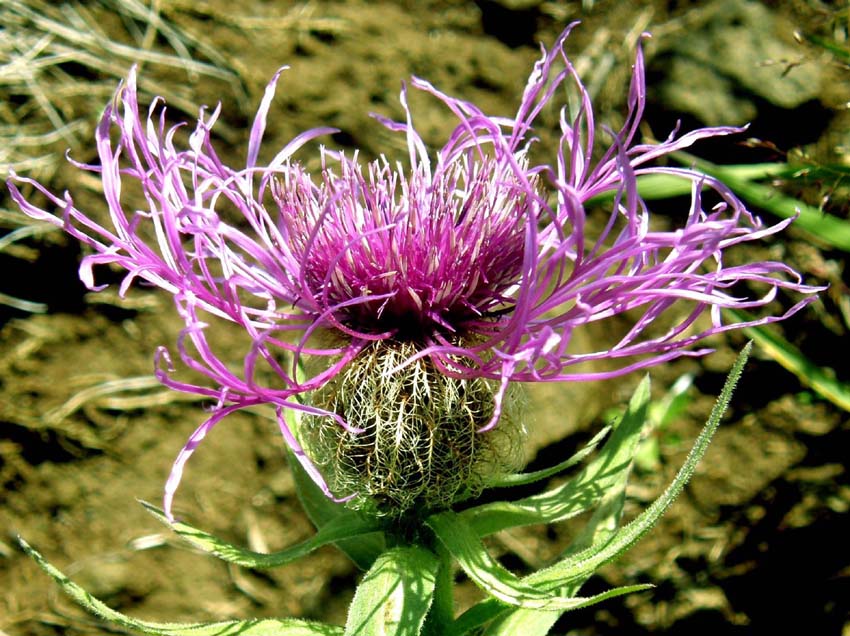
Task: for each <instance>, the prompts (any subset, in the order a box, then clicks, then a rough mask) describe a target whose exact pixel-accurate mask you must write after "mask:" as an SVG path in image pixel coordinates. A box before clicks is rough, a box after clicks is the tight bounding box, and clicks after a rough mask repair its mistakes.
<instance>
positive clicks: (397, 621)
mask: <svg viewBox="0 0 850 636" xmlns="http://www.w3.org/2000/svg"><path fill="white" fill-rule="evenodd" d="M438 569H439V561H438V559H437V557H436V555H435V554H434V553H432V552H430V551H429V550H426V549H424V548H421V547H417V546H413V547H403V548H401V547H399V548H393V549H391V550H387V551H386V552H384V553H383V554H382V555H380V556H379V557H378V558H377V559H376V560H375V563H374V564H373V565H372V568H371V569H370V570H369V571H368V572H367V573H366V575H365V576H364V577H363V580H362V581H361V582H360V585H358V586H357V591H356V592H355V594H354V600H353V601H352V603H351V606H350V607H349V609H348V620H347V621H346V624H345V636H418V634H419V633H420V631H421V630H422V625H423V624H424V622H425V617H426V616H427V614H428V609H429V608H430V607H431V602H432V600H433V597H434V582H435V580H436V578H437V570H438Z"/></svg>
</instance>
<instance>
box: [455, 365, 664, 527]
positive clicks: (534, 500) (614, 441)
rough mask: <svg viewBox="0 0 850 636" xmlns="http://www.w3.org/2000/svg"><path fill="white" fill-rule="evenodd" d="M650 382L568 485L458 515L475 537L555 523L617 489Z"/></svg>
mask: <svg viewBox="0 0 850 636" xmlns="http://www.w3.org/2000/svg"><path fill="white" fill-rule="evenodd" d="M648 403H649V378H645V379H644V380H643V381H642V382H641V383H640V385H639V386H638V388H637V389H636V390H635V393H634V395H632V399H631V401H630V402H629V406H628V409H627V411H626V413H625V414H624V415H623V418H622V419H621V420H620V422H619V424H617V427H616V428H615V429H614V432H613V434H612V435H611V437H610V438H609V439H608V441H607V442H606V443H605V446H603V447H602V450H601V451H600V452H599V455H598V456H597V457H596V458H595V459H594V460H593V461H592V462H591V463H590V464H588V465H587V466H586V467H585V468H584V469H583V470H582V471H581V472H579V473H578V474H577V475H576V476H575V477H573V478H572V479H571V480H569V481H568V482H567V483H565V484H563V485H562V486H559V487H557V488H553V489H552V490H549V491H546V492H544V493H541V494H538V495H532V496H530V497H526V498H524V499H520V500H518V501H500V502H494V503H488V504H484V505H482V506H476V507H474V508H469V509H468V510H464V511H463V512H462V513H460V514H461V516H462V517H463V519H464V520H465V521H466V522H467V523H469V525H470V526H471V527H472V528H473V530H474V531H475V533H476V534H477V535H478V536H482V537H483V536H486V535H488V534H493V533H494V532H498V531H499V530H504V529H506V528H512V527H515V526H522V525H531V524H536V523H547V524H548V523H555V522H558V521H564V520H565V519H569V518H570V517H574V516H575V515H577V514H580V513H582V512H584V511H585V510H590V509H591V508H593V506H595V505H596V504H597V503H598V502H599V501H600V499H601V498H602V497H603V495H604V494H605V493H606V492H608V491H609V490H611V488H615V487H617V484H619V483H621V481H622V480H623V478H624V476H626V475H628V473H629V471H630V470H631V467H632V458H633V457H634V453H635V448H636V447H637V444H638V442H639V441H640V434H641V429H642V427H643V425H644V423H645V422H646V409H647V405H648Z"/></svg>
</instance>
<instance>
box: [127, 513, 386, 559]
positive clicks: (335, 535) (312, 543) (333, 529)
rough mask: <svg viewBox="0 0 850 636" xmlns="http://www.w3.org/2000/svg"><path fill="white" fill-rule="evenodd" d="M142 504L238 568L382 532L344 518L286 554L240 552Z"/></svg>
mask: <svg viewBox="0 0 850 636" xmlns="http://www.w3.org/2000/svg"><path fill="white" fill-rule="evenodd" d="M140 503H141V504H142V505H143V506H144V507H145V509H147V511H148V512H150V513H151V514H152V515H153V516H154V517H156V518H157V519H159V520H160V521H161V522H162V523H164V524H165V525H167V526H169V527H170V528H171V529H172V530H174V531H175V532H176V533H177V534H179V535H180V536H181V537H183V538H184V539H186V540H187V541H188V542H189V543H191V544H192V545H193V546H195V547H197V548H200V549H201V550H203V551H204V552H208V553H210V554H213V555H215V556H217V557H218V558H220V559H223V560H224V561H228V562H229V563H236V564H237V565H243V566H245V567H249V568H258V569H265V568H273V567H277V566H279V565H284V564H286V563H289V562H290V561H294V560H295V559H299V558H301V557H302V556H304V555H306V554H309V553H310V552H312V551H313V550H315V549H316V548H320V547H322V546H323V545H327V544H329V543H336V542H337V541H342V540H344V539H351V538H353V537H359V536H362V535H366V534H369V533H372V532H376V531H379V530H380V525H379V524H378V522H377V521H375V520H372V519H366V518H365V517H361V516H360V515H341V516H338V517H335V518H334V519H332V520H331V521H329V522H328V523H326V524H325V525H323V526H322V527H321V528H319V530H318V532H316V534H314V535H313V536H312V537H310V538H309V539H307V540H306V541H302V542H301V543H298V544H296V545H294V546H292V547H290V548H287V549H286V550H281V551H279V552H272V553H269V554H265V553H262V552H254V551H252V550H246V549H245V548H240V547H239V546H237V545H233V544H232V543H229V542H227V541H224V540H222V539H219V538H218V537H214V536H213V535H211V534H209V533H207V532H204V531H203V530H198V529H197V528H193V527H192V526H190V525H189V524H188V523H183V522H182V521H174V522H169V521H168V518H167V517H166V516H165V514H164V513H163V512H162V511H161V510H160V509H159V508H157V507H156V506H153V505H151V504H149V503H147V502H145V501H142V502H140Z"/></svg>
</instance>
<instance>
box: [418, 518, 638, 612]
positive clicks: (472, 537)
mask: <svg viewBox="0 0 850 636" xmlns="http://www.w3.org/2000/svg"><path fill="white" fill-rule="evenodd" d="M425 523H426V525H427V526H428V527H430V528H431V529H432V530H433V531H434V534H435V535H436V536H437V538H438V539H439V540H440V542H441V543H442V544H443V545H444V546H445V548H446V549H447V550H448V551H449V553H450V554H451V555H452V556H453V557H454V558H455V559H456V560H457V562H458V564H459V565H460V567H461V568H462V569H463V571H464V572H466V574H467V575H468V576H469V578H470V579H472V580H473V582H475V584H476V585H478V586H479V587H480V588H481V589H482V590H484V591H485V592H486V593H487V594H489V595H490V596H492V597H493V598H494V599H496V600H498V601H501V602H502V603H506V604H508V605H516V606H519V607H524V608H531V609H551V610H561V611H565V610H571V609H578V608H580V607H587V606H588V605H592V604H594V603H597V602H599V601H600V600H604V599H605V598H609V597H610V596H611V595H614V596H616V595H617V591H616V590H609V591H608V592H605V593H604V594H602V595H597V596H594V597H587V598H585V597H573V596H558V595H556V594H552V593H551V592H550V591H548V590H544V589H542V588H541V587H539V586H534V585H531V584H529V583H527V581H528V579H523V580H520V579H518V578H517V577H516V576H515V575H514V574H513V573H511V572H509V571H508V570H506V569H505V568H504V567H502V566H501V565H500V564H499V563H498V561H496V560H495V559H494V558H493V557H492V556H490V554H489V553H488V552H487V549H486V548H485V547H484V544H483V543H481V540H480V539H479V538H478V536H477V535H476V534H475V532H474V531H473V529H472V528H471V527H470V526H469V525H468V524H467V523H465V522H464V521H463V519H462V518H461V517H460V516H459V515H457V514H455V513H454V512H451V511H447V512H441V513H439V514H436V515H431V516H430V517H428V519H427V520H426V521H425ZM645 587H646V586H631V587H629V588H619V589H621V592H620V593H622V594H626V593H628V592H631V591H634V590H636V589H645Z"/></svg>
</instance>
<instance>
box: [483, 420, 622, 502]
mask: <svg viewBox="0 0 850 636" xmlns="http://www.w3.org/2000/svg"><path fill="white" fill-rule="evenodd" d="M610 432H611V427H610V426H606V427H604V428H603V429H602V430H601V431H599V432H598V433H597V434H596V435H594V436H593V439H591V440H590V441H589V442H588V443H587V445H586V446H585V447H584V448H582V449H581V450H580V451H579V452H577V453H576V454H575V455H573V456H572V457H570V458H569V459H566V460H564V461H562V462H560V463H558V464H555V465H554V466H550V467H549V468H544V469H542V470H535V471H534V472H531V473H519V474H516V475H507V476H505V477H501V478H500V479H498V480H496V481H494V482H492V483H491V484H488V486H487V487H488V488H510V487H514V486H525V485H528V484H533V483H535V482H538V481H541V480H543V479H548V478H549V477H554V476H555V475H557V474H558V473H562V472H564V471H565V470H567V469H568V468H572V467H573V466H575V465H576V464H580V463H581V462H582V461H584V459H585V458H586V457H587V456H588V455H590V454H591V453H592V452H593V451H595V450H596V447H597V446H599V443H600V442H601V441H602V440H603V439H604V438H605V436H606V435H608V433H610Z"/></svg>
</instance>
